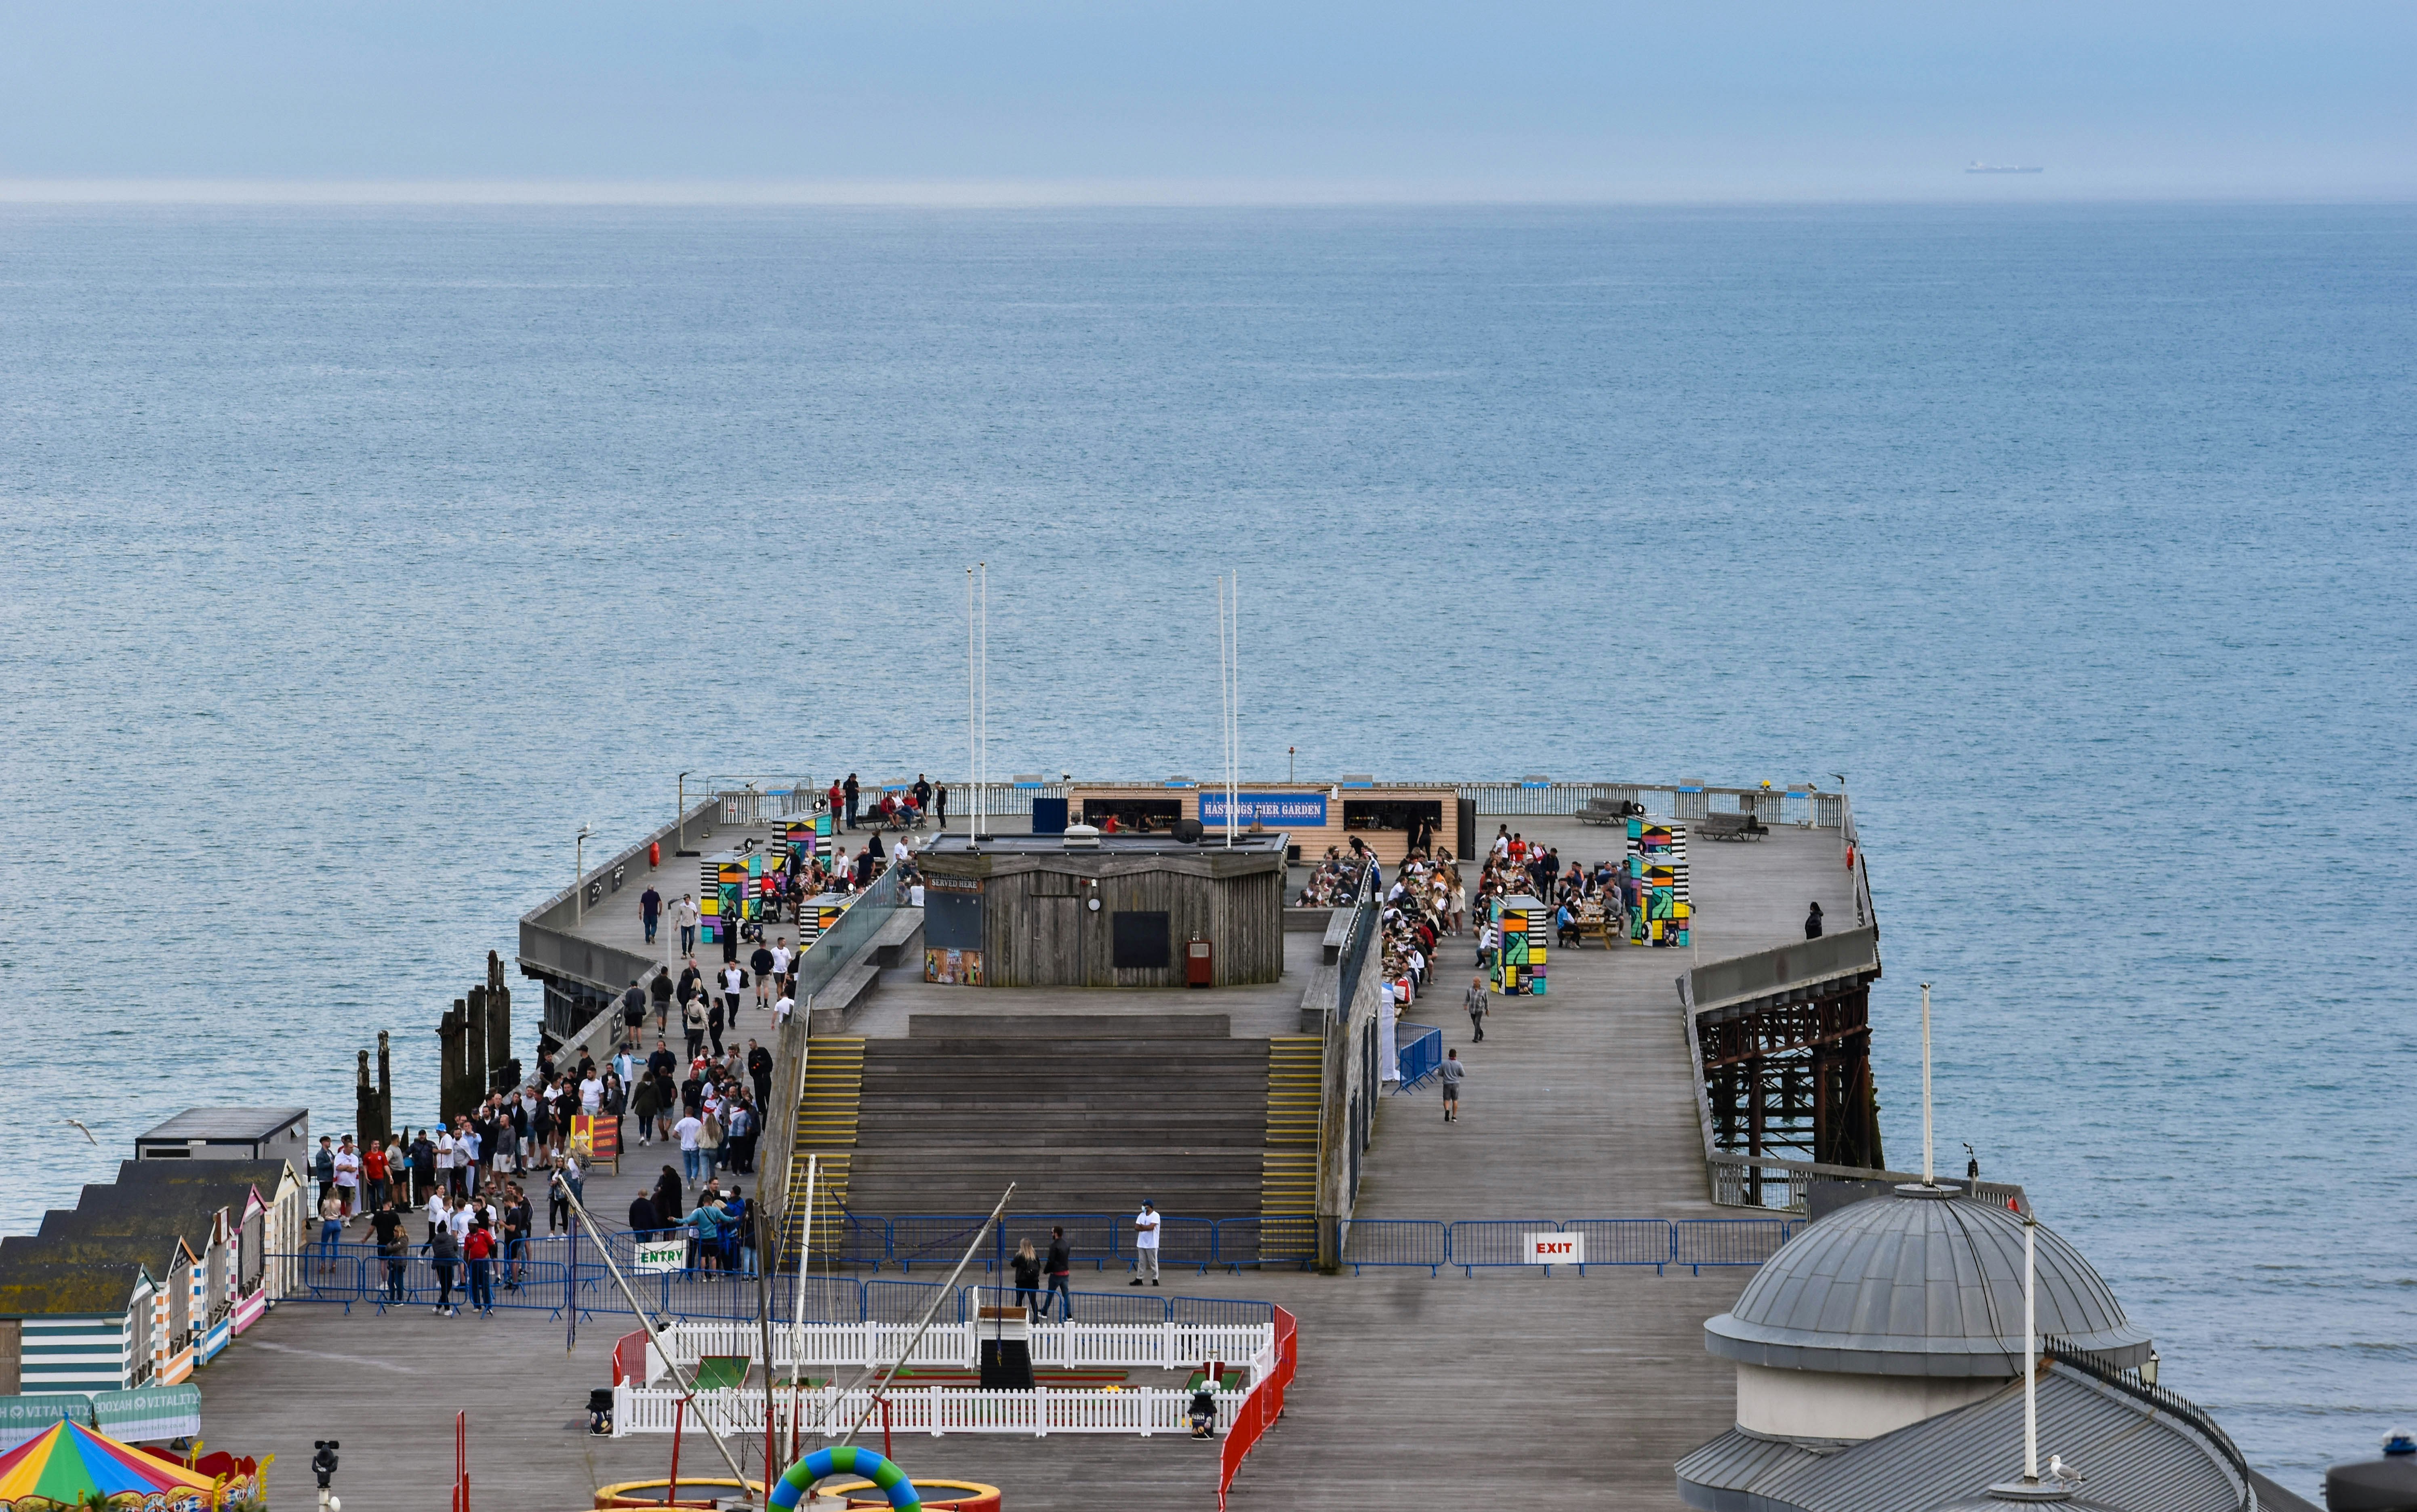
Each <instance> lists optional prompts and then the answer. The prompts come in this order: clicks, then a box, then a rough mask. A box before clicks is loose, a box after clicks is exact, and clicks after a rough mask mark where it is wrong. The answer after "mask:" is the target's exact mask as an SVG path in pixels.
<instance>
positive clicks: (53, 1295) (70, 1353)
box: [0, 1236, 159, 1396]
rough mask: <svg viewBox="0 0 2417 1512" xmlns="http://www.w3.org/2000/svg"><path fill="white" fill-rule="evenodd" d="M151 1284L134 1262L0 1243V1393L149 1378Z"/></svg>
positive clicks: (113, 1385)
mask: <svg viewBox="0 0 2417 1512" xmlns="http://www.w3.org/2000/svg"><path fill="white" fill-rule="evenodd" d="M158 1291H159V1288H158V1286H157V1285H156V1283H154V1282H153V1280H152V1278H151V1276H150V1274H149V1273H148V1272H146V1271H145V1270H144V1267H143V1265H142V1264H141V1263H139V1262H135V1261H103V1260H97V1259H96V1260H77V1259H69V1258H66V1257H64V1256H62V1255H57V1254H46V1253H44V1252H43V1250H42V1249H41V1248H40V1247H38V1245H32V1244H28V1242H27V1241H26V1239H25V1237H24V1236H19V1237H18V1238H13V1239H10V1240H8V1241H7V1242H6V1243H5V1244H0V1395H9V1394H17V1393H25V1394H34V1393H42V1392H69V1391H73V1392H82V1393H84V1394H85V1395H87V1396H89V1395H91V1394H92V1393H94V1392H99V1391H125V1390H128V1389H130V1388H132V1387H134V1386H139V1385H142V1384H144V1383H145V1382H147V1381H149V1380H150V1379H151V1368H152V1362H153V1360H154V1358H155V1357H156V1350H155V1344H156V1340H155V1338H154V1332H155V1330H156V1328H157V1327H158V1316H159V1313H158V1308H156V1306H155V1305H154V1298H155V1296H156V1294H157V1293H158Z"/></svg>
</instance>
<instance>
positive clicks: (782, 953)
mask: <svg viewBox="0 0 2417 1512" xmlns="http://www.w3.org/2000/svg"><path fill="white" fill-rule="evenodd" d="M790 959H791V958H790V955H789V937H788V936H787V935H785V934H784V935H783V936H781V938H780V939H779V940H778V941H777V942H776V943H775V944H774V945H773V946H772V975H773V976H774V978H776V979H777V980H780V981H786V980H788V978H789V960H790Z"/></svg>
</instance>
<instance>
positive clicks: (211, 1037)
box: [0, 205, 2417, 1493]
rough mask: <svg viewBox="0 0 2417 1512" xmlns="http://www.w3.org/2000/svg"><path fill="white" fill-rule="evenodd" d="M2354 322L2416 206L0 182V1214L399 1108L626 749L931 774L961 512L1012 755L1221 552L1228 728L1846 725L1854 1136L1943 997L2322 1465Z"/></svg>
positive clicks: (1971, 1122)
mask: <svg viewBox="0 0 2417 1512" xmlns="http://www.w3.org/2000/svg"><path fill="white" fill-rule="evenodd" d="M2412 363H2417V210H2412V209H2411V208H2408V207H2364V208H2323V207H2302V208H2259V207H2225V208H2201V207H2188V206H2171V205H2166V206H2155V207H2147V206H2142V207H2122V206H2095V207H2088V208H2078V207H2076V208H2029V209H1952V208H1938V209H1885V208H1805V209H1706V210H1672V209H1654V210H1566V211H1547V210H1468V211H1434V210H1420V211H1416V212H1408V211H1404V212H1384V211H1364V212H1358V211H1355V212H1348V213H1344V212H1333V213H1327V212H1312V211H1296V212H1281V213H1256V212H1235V211H1218V212H1187V211H1167V212H1139V211H1135V212H1105V211H1092V212H1079V213H1074V212H1051V213H1017V212H1008V211H996V212H920V211H904V210H892V211H879V212H871V211H864V212H856V211H841V210H796V211H777V212H775V211H764V212H741V211H729V212H717V211H699V210H681V211H610V212H606V211H577V210H506V209H494V210H462V211H448V210H436V209H414V210H384V209H380V210H345V209H324V210H309V211H299V210H283V209H253V210H241V211H236V210H210V209H98V210H95V209H77V210H53V209H43V208H27V207H23V206H7V207H0V525H5V536H0V539H5V541H6V544H7V553H8V560H7V562H6V564H5V568H0V671H5V689H6V697H5V699H0V771H5V773H6V778H7V781H6V791H5V797H6V801H5V802H0V992H5V994H6V997H7V1000H8V1002H9V1003H10V1004H11V1005H13V1006H14V1007H15V1009H16V1011H17V1014H18V1016H19V1022H20V1023H21V1025H22V1026H23V1028H24V1029H25V1030H26V1033H25V1035H24V1036H22V1037H21V1038H19V1039H18V1040H17V1041H16V1048H15V1051H14V1052H13V1055H12V1056H11V1060H12V1061H13V1069H12V1071H11V1073H10V1074H9V1075H8V1076H7V1077H6V1078H5V1079H0V1230H6V1231H7V1232H22V1231H24V1230H28V1229H30V1228H31V1227H33V1226H34V1225H35V1224H36V1223H38V1220H39V1217H40V1214H41V1212H42V1211H43V1209H45V1208H47V1207H52V1206H65V1205H72V1203H73V1202H74V1200H75V1196H76V1187H77V1185H78V1184H79V1183H80V1182H84V1181H91V1180H98V1179H106V1178H107V1176H108V1175H109V1174H110V1173H111V1172H113V1171H114V1162H115V1161H116V1159H117V1158H118V1157H119V1156H120V1155H121V1154H123V1153H125V1152H126V1151H127V1150H128V1149H129V1139H130V1137H131V1136H132V1135H133V1134H134V1133H136V1132H137V1131H139V1130H140V1129H142V1128H143V1127H144V1126H147V1125H148V1124H149V1123H150V1122H151V1121H153V1120H155V1119H157V1118H159V1117H161V1116H163V1115H165V1114H166V1113H168V1112H171V1111H175V1110H176V1109H178V1108H181V1107H183V1106H186V1105H188V1104H191V1103H207V1102H240V1101H253V1102H307V1103H309V1104H310V1105H311V1106H312V1108H313V1110H314V1111H315V1113H316V1116H317V1119H318V1122H319V1125H320V1127H321V1128H322V1129H341V1128H342V1127H343V1126H347V1125H348V1124H349V1122H350V1118H351V1113H350V1109H351V1098H352V1090H351V1081H352V1067H353V1056H354V1051H356V1050H357V1049H358V1048H362V1047H365V1046H368V1045H370V1044H372V1043H373V1038H374V1035H375V1032H376V1031H377V1030H379V1029H381V1028H385V1029H388V1030H391V1031H393V1033H394V1035H395V1036H396V1040H397V1046H398V1050H397V1074H398V1076H399V1078H400V1080H401V1088H400V1092H399V1100H400V1104H401V1107H400V1109H399V1111H403V1112H404V1114H405V1116H408V1117H410V1118H412V1119H413V1120H415V1121H418V1120H419V1119H421V1118H424V1117H425V1116H426V1114H427V1112H428V1111H431V1110H432V1109H433V1102H434V1096H435V1087H434V1056H435V1039H434V1036H433V1032H432V1031H433V1026H434V1023H435V1021H436V1018H437V1015H438V1013H439V1012H440V1010H441V1009H442V1007H443V1006H444V1005H445V1004H446V1003H448V1001H450V999H451V998H453V997H454V996H456V995H458V994H459V993H461V992H462V991H463V990H465V989H466V988H467V987H469V986H470V985H471V984H472V983H473V982H474V981H476V980H477V979H478V978H479V975H480V972H481V969H482V965H483V961H484V958H485V954H486V952H487V951H488V950H489V949H497V950H501V951H503V952H504V953H505V955H506V957H507V959H509V956H510V954H511V951H512V945H513V941H514V938H515V936H514V930H513V922H514V920H515V918H516V916H517V915H519V914H520V913H521V912H522V910H524V908H526V907H528V906H529V905H530V904H531V903H532V902H533V901H534V900H536V899H537V898H538V897H539V896H540V895H541V894H543V893H545V892H548V891H551V890H552V889H554V888H555V887H557V886H560V885H563V884H564V883H565V882H567V881H568V879H569V877H570V869H571V858H572V836H573V834H574V833H575V832H576V831H577V830H578V828H579V826H580V825H581V824H583V823H589V824H593V825H594V826H595V828H596V830H597V833H598V841H597V847H598V848H600V849H602V850H604V851H606V852H609V851H611V850H616V849H618V848H619V847H620V846H621V845H622V844H625V843H627V842H628V841H630V840H631V839H635V838H637V837H638V836H639V834H640V833H641V832H643V831H644V830H645V829H646V827H648V826H650V825H652V824H658V823H661V821H662V820H663V819H664V818H665V817H666V816H667V815H668V814H669V812H670V810H671V807H672V802H673V794H674V777H675V774H676V773H677V772H679V771H681V770H683V769H691V770H694V771H697V772H699V773H716V774H741V773H746V774H768V775H780V774H791V773H808V774H812V775H813V776H814V777H815V778H817V779H828V777H829V776H831V775H832V774H834V773H836V772H842V771H845V770H849V769H855V770H858V771H860V772H863V773H865V774H867V775H868V776H870V775H873V774H875V773H881V774H896V773H912V772H914V771H917V770H922V771H929V772H932V773H934V774H935V775H939V774H948V775H951V776H953V775H956V774H959V773H961V772H962V771H963V770H964V767H965V736H964V724H963V710H964V702H965V695H964V683H963V668H964V656H965V650H964V647H965V640H964V596H965V567H966V566H967V564H969V563H972V562H975V561H984V562H987V563H988V564H989V574H990V584H991V598H992V662H993V664H992V673H991V686H992V752H993V754H992V767H993V770H994V771H995V772H996V773H997V774H1000V775H1004V774H1006V773H1009V772H1014V771H1046V772H1050V773H1056V772H1058V771H1072V772H1076V773H1082V774H1088V775H1125V776H1138V777H1159V776H1163V775H1165V774H1168V773H1172V772H1192V773H1195V774H1197V773H1201V772H1205V771H1208V770H1211V769H1213V768H1214V767H1215V766H1216V765H1217V764H1218V761H1219V754H1218V753H1219V745H1218V733H1217V702H1218V701H1217V694H1216V685H1215V682H1214V669H1215V665H1216V638H1215V636H1216V632H1215V618H1214V613H1215V611H1214V589H1213V586H1212V579H1213V575H1214V574H1215V573H1216V572H1217V571H1218V570H1219V569H1221V568H1225V567H1232V568H1235V569H1237V570H1239V572H1240V573H1241V579H1242V596H1243V599H1242V601H1243V621H1244V624H1243V637H1242V643H1243V653H1244V656H1245V658H1246V667H1245V672H1244V677H1243V697H1244V712H1243V725H1242V733H1243V738H1244V742H1245V745H1246V748H1247V749H1248V753H1249V760H1248V762H1247V765H1248V767H1249V768H1250V769H1251V770H1253V771H1255V772H1258V773H1262V774H1276V773H1281V772H1283V771H1284V770H1285V753H1286V748H1287V747H1297V748H1299V763H1300V771H1301V772H1302V773H1303V774H1304V775H1309V774H1320V775H1331V774H1337V773H1341V772H1345V771H1352V772H1374V773H1376V774H1378V775H1379V776H1382V777H1385V778H1388V779H1393V778H1413V777H1428V776H1439V777H1476V776H1490V777H1517V776H1520V775H1523V774H1526V773H1532V772H1543V773H1549V774H1550V775H1552V776H1554V777H1556V778H1565V779H1647V780H1657V779H1658V780H1668V779H1674V778H1683V777H1701V778H1709V779H1712V780H1714V781H1751V780H1756V779H1764V778H1769V779H1772V780H1774V781H1785V780H1798V779H1807V778H1810V779H1817V780H1819V781H1821V782H1822V783H1823V784H1824V785H1825V786H1826V785H1829V783H1830V781H1831V777H1830V774H1832V773H1840V772H1842V773H1845V774H1847V777H1848V781H1849V786H1850V787H1851V789H1852V791H1853V793H1854V794H1855V800H1856V807H1857V812H1858V814H1859V816H1860V818H1861V821H1862V826H1863V833H1864V836H1865V838H1866V841H1867V844H1868V846H1869V851H1870V854H1871V856H1872V863H1873V877H1874V883H1875V886H1876V888H1877V902H1878V907H1879V911H1880V916H1881V919H1882V922H1883V926H1884V930H1885V940H1884V945H1883V950H1884V953H1885V956H1886V960H1887V963H1888V976H1887V978H1886V979H1885V980H1884V981H1883V982H1882V983H1881V985H1880V987H1879V988H1878V990H1877V992H1876V995H1875V999H1874V1011H1875V1015H1876V1017H1877V1020H1878V1021H1879V1024H1880V1030H1879V1034H1878V1036H1877V1040H1878V1043H1877V1053H1878V1055H1879V1057H1880V1063H1881V1064H1880V1066H1879V1067H1878V1074H1879V1077H1880V1087H1881V1095H1882V1096H1883V1098H1884V1099H1885V1102H1886V1111H1885V1118H1886V1135H1887V1139H1888V1142H1889V1145H1890V1148H1891V1152H1892V1155H1893V1157H1894V1158H1895V1159H1896V1161H1897V1163H1899V1164H1902V1163H1903V1162H1904V1161H1905V1160H1907V1159H1911V1158H1916V1155H1915V1153H1914V1152H1916V1151H1918V1149H1919V1140H1920V1134H1919V1112H1920V1102H1919V1090H1918V1089H1919V1085H1920V1076H1919V1067H1918V1055H1919V1042H1918V1036H1917V1034H1916V1031H1915V1027H1914V1024H1915V1015H1916V1011H1917V1004H1918V997H1917V993H1916V989H1915V985H1914V984H1915V983H1916V982H1917V981H1919V980H1923V979H1928V980H1931V981H1933V982H1935V983H1936V984H1937V994H1936V995H1937V1007H1938V1097H1939V1111H1938V1128H1939V1142H1940V1148H1941V1150H1942V1152H1943V1156H1942V1158H1944V1159H1948V1160H1950V1162H1951V1163H1952V1164H1953V1166H1954V1167H1955V1168H1957V1169H1960V1166H1961V1159H1962V1156H1961V1146H1962V1143H1963V1142H1967V1141H1969V1142H1971V1143H1972V1144H1973V1145H1974V1146H1975V1147H1976V1148H1977V1149H1978V1151H1979V1153H1980V1157H1981V1160H1982V1164H1983V1168H1984V1171H1985V1172H1987V1173H1988V1174H1990V1175H1992V1176H1996V1177H1999V1178H2003V1179H2012V1180H2019V1181H2022V1182H2025V1183H2027V1184H2028V1185H2029V1189H2030V1191H2031V1192H2032V1193H2033V1195H2034V1197H2035V1199H2036V1201H2037V1202H2038V1205H2039V1207H2040V1210H2041V1211H2042V1213H2043V1214H2044V1216H2045V1217H2046V1218H2047V1219H2048V1221H2050V1222H2051V1223H2053V1224H2055V1225H2056V1226H2058V1227H2059V1228H2060V1229H2061V1230H2063V1231H2064V1232H2067V1233H2068V1234H2070V1235H2072V1236H2073V1237H2074V1238H2075V1240H2076V1241H2077V1242H2078V1243H2079V1244H2080V1245H2081V1247H2082V1248H2083V1249H2084V1250H2085V1252H2086V1253H2088V1254H2089V1255H2090V1258H2091V1259H2092V1260H2093V1261H2094V1262H2095V1263H2097V1264H2098V1266H2099V1267H2100V1268H2101V1269H2102V1270H2103V1271H2104V1272H2105V1274H2106V1276H2107V1278H2108V1279H2109V1280H2110V1281H2111V1282H2112V1284H2113V1285H2114V1287H2115V1289H2116V1291H2117V1292H2118V1293H2119V1294H2120V1295H2121V1297H2122V1299H2123V1301H2124V1303H2125V1304H2126V1306H2127V1307H2128V1308H2129V1309H2130V1310H2131V1311H2132V1313H2133V1314H2134V1315H2135V1316H2136V1318H2139V1319H2140V1320H2142V1321H2144V1322H2145V1323H2147V1324H2148V1325H2149V1326H2150V1327H2151V1329H2152V1330H2153V1332H2154V1333H2155V1335H2156V1338H2157V1340H2158V1344H2159V1347H2160V1349H2161V1351H2162V1353H2163V1354H2164V1357H2165V1379H2166V1382H2167V1383H2170V1384H2172V1385H2174V1386H2176V1387H2178V1388H2179V1389H2181V1390H2182V1391H2183V1392H2185V1393H2187V1394H2189V1395H2191V1396H2193V1397H2195V1398H2197V1399H2199V1400H2201V1401H2203V1402H2204V1403H2206V1404H2208V1405H2209V1406H2211V1407H2212V1408H2213V1409H2214V1410H2215V1411H2216V1412H2217V1413H2218V1414H2219V1415H2220V1417H2221V1419H2222V1421H2224V1422H2225V1423H2226V1424H2227V1426H2228V1427H2229V1429H2231V1431H2232V1432H2233V1433H2234V1434H2235V1435H2236V1436H2237V1437H2238V1439H2239V1440H2240V1441H2241V1443H2242V1445H2243V1446H2244V1448H2245V1449H2246V1450H2247V1452H2248V1454H2249V1456H2250V1458H2251V1459H2253V1460H2254V1461H2255V1462H2257V1464H2259V1465H2260V1466H2261V1467H2266V1468H2269V1469H2270V1470H2272V1471H2273V1473H2274V1474H2277V1475H2279V1476H2280V1477H2281V1478H2283V1479H2284V1480H2285V1481H2286V1483H2287V1484H2289V1485H2291V1486H2292V1487H2293V1488H2294V1489H2299V1490H2301V1491H2303V1493H2304V1492H2313V1490H2314V1488H2315V1484H2316V1480H2315V1476H2316V1467H2317V1466H2318V1465H2320V1464H2321V1463H2322V1462H2323V1461H2324V1460H2326V1459H2332V1458H2335V1457H2339V1456H2343V1455H2348V1454H2351V1453H2364V1452H2369V1451H2371V1449H2372V1447H2373V1445H2374V1444H2375V1442H2376V1440H2377V1437H2378V1435H2379V1433H2380V1432H2381V1431H2382V1430H2383V1429H2385V1428H2387V1427H2389V1426H2393V1425H2395V1424H2401V1425H2405V1424H2408V1423H2409V1422H2411V1421H2412V1420H2417V1154H2412V1141H2411V1138H2410V1118H2411V1113H2412V1111H2417V1097H2412V1088H2417V1007H2412V983H2417V715H2412V703H2417V676H2412V674H2417V652H2412V644H2417V609H2413V608H2412V605H2417V519H2412V514H2413V513H2417V508H2413V506H2417V465H2413V464H2417V376H2413V375H2412ZM588 854H590V855H591V856H593V855H595V854H598V849H597V848H591V850H590V851H589V853H588ZM522 995H523V999H524V1003H528V1004H534V1003H535V1001H536V998H535V994H534V992H533V991H531V992H525V993H524V994H522ZM531 1021H532V1019H531V1016H530V1015H529V1014H528V1013H527V1012H525V1011H524V1015H523V1022H524V1034H525V1033H527V1032H528V1030H527V1025H528V1024H529V1023H530V1022H531ZM70 1115H72V1116H74V1117H76V1118H79V1119H81V1120H83V1121H84V1123H85V1124H87V1125H89V1126H90V1127H91V1128H92V1130H93V1132H94V1134H95V1135H96V1136H97V1137H98V1140H99V1144H98V1145H93V1144H88V1143H87V1142H85V1140H84V1137H83V1136H82V1135H81V1134H79V1133H78V1132H77V1131H76V1130H75V1129H74V1128H72V1127H69V1126H67V1125H66V1124H65V1123H64V1119H65V1118H67V1117H68V1116H70Z"/></svg>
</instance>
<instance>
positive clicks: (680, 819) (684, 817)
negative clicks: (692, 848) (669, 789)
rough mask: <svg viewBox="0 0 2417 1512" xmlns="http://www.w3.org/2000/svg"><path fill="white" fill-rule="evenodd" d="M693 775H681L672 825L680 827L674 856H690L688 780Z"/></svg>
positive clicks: (673, 852) (674, 845)
mask: <svg viewBox="0 0 2417 1512" xmlns="http://www.w3.org/2000/svg"><path fill="white" fill-rule="evenodd" d="M692 775H694V774H692V773H689V772H682V773H681V774H680V775H679V797H678V798H677V799H676V800H675V802H674V804H673V808H672V823H673V824H676V825H678V826H679V839H677V840H676V841H675V842H674V843H673V845H672V854H674V855H686V854H689V849H688V779H689V778H690V777H692Z"/></svg>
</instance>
